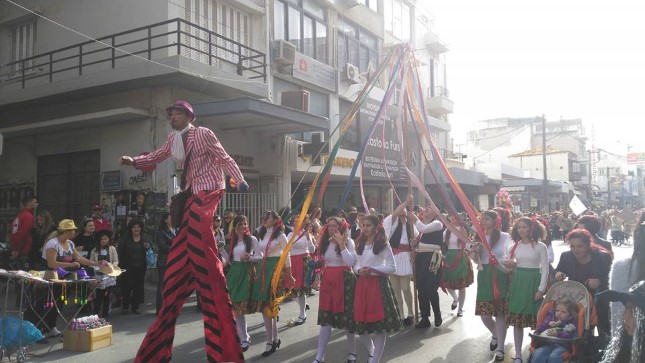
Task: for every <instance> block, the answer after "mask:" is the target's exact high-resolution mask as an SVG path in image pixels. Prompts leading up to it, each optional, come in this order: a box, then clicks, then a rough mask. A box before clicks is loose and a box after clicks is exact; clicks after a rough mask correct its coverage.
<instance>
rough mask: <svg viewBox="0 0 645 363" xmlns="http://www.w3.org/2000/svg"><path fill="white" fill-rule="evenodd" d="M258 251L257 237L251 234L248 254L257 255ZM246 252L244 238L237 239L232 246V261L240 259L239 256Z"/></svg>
mask: <svg viewBox="0 0 645 363" xmlns="http://www.w3.org/2000/svg"><path fill="white" fill-rule="evenodd" d="M258 251H259V245H258V239H257V238H255V237H253V236H251V251H250V252H249V254H251V255H257V254H259V253H258ZM244 253H246V245H245V244H244V240H242V239H241V240H239V241H237V243H236V244H235V247H233V261H241V259H240V257H242V255H243V254H244Z"/></svg>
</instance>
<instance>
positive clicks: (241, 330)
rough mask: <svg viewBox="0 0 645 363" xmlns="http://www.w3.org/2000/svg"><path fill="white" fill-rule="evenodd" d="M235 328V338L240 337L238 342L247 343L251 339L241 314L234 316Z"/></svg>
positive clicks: (244, 318)
mask: <svg viewBox="0 0 645 363" xmlns="http://www.w3.org/2000/svg"><path fill="white" fill-rule="evenodd" d="M235 327H236V328H237V336H238V337H240V341H241V342H243V341H247V342H248V341H249V339H251V337H250V336H249V333H248V332H247V329H246V317H245V316H244V315H243V314H237V315H235Z"/></svg>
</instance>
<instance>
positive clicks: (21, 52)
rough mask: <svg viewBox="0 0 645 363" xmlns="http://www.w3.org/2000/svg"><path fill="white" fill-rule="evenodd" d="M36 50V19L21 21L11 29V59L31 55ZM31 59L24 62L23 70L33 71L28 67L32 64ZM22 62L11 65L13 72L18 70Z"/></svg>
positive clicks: (14, 59) (16, 59) (19, 58)
mask: <svg viewBox="0 0 645 363" xmlns="http://www.w3.org/2000/svg"><path fill="white" fill-rule="evenodd" d="M35 51H36V21H35V20H34V21H31V22H28V23H23V24H21V25H18V26H16V27H15V28H13V29H11V60H12V61H18V60H21V59H25V58H29V57H33V56H34V55H35ZM33 63H34V62H33V59H32V60H29V61H26V62H25V72H30V71H33V70H32V69H31V68H30V67H31V66H32V65H33ZM21 70H22V64H21V63H17V64H15V65H14V66H13V71H14V72H20V71H21Z"/></svg>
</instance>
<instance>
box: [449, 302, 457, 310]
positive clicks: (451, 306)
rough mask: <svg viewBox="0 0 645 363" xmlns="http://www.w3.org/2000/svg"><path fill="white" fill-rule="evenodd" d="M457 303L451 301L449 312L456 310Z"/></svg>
mask: <svg viewBox="0 0 645 363" xmlns="http://www.w3.org/2000/svg"><path fill="white" fill-rule="evenodd" d="M457 303H458V302H457V301H453V302H452V305H450V310H455V309H456V308H457Z"/></svg>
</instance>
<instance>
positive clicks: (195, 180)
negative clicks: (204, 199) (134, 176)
mask: <svg viewBox="0 0 645 363" xmlns="http://www.w3.org/2000/svg"><path fill="white" fill-rule="evenodd" d="M175 135H178V134H177V133H174V132H173V133H171V134H169V135H168V139H167V140H166V143H165V144H163V146H161V148H159V149H157V150H155V151H153V152H151V153H150V154H147V155H141V156H137V157H134V158H133V159H134V166H135V167H136V168H138V169H142V168H148V167H152V166H155V165H157V164H159V163H160V162H162V161H164V160H166V159H168V158H169V157H170V156H171V145H172V142H173V140H174V138H175ZM186 144H187V145H186V155H188V153H190V160H189V163H190V165H189V167H188V174H187V175H186V189H188V188H190V189H191V191H192V192H193V194H197V193H198V192H199V191H201V190H220V189H225V187H226V184H225V180H224V170H226V172H227V174H228V175H230V176H231V177H233V178H234V179H235V180H236V181H237V182H238V183H240V182H241V181H243V180H244V176H242V172H241V171H240V168H239V167H238V166H237V164H236V163H235V160H233V158H231V157H230V156H229V155H228V154H227V153H226V150H224V148H223V147H222V144H220V142H219V140H218V139H217V137H216V136H215V133H214V132H213V131H212V130H210V129H208V128H206V127H191V128H190V129H189V130H188V138H187V141H186ZM179 166H180V167H181V168H183V163H181V164H180V165H179Z"/></svg>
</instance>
